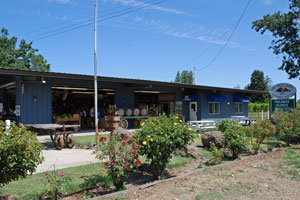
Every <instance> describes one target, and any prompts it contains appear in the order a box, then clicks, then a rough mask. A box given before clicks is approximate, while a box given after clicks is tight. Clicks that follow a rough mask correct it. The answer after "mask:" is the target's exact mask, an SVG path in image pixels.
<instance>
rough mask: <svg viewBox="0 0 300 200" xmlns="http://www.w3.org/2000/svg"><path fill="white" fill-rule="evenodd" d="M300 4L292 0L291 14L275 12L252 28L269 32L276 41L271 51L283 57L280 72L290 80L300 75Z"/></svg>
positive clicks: (258, 21)
mask: <svg viewBox="0 0 300 200" xmlns="http://www.w3.org/2000/svg"><path fill="white" fill-rule="evenodd" d="M298 6H299V2H298V0H290V5H289V9H290V10H289V12H287V13H280V11H278V12H275V13H274V14H272V15H270V14H267V15H265V16H263V19H260V20H256V21H254V22H253V26H252V28H253V29H254V30H255V31H257V32H260V33H261V34H264V33H265V32H266V31H267V30H268V31H270V32H271V33H272V35H273V36H274V37H275V39H273V40H272V43H271V46H270V47H269V48H270V49H273V53H274V54H275V55H282V64H281V66H280V67H279V69H280V70H283V71H285V72H286V73H287V74H288V75H289V78H290V79H292V78H296V77H298V76H299V75H300V66H299V64H300V48H299V46H300V38H299V28H300V23H299V7H298Z"/></svg>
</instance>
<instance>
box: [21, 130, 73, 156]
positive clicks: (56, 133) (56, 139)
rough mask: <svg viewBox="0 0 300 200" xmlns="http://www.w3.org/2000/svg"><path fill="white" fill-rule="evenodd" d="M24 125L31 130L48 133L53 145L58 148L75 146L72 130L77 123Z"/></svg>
mask: <svg viewBox="0 0 300 200" xmlns="http://www.w3.org/2000/svg"><path fill="white" fill-rule="evenodd" d="M26 127H28V129H29V130H31V131H33V132H37V133H42V134H47V135H50V138H51V140H52V142H53V144H54V147H55V148H56V149H58V150H61V149H62V148H63V147H64V146H66V147H68V148H73V147H74V146H75V137H74V135H73V131H72V130H74V129H76V128H78V125H60V124H30V125H26Z"/></svg>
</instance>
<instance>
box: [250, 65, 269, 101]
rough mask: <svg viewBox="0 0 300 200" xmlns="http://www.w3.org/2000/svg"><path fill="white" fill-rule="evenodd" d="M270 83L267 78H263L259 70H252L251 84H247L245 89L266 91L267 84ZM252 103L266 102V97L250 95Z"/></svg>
mask: <svg viewBox="0 0 300 200" xmlns="http://www.w3.org/2000/svg"><path fill="white" fill-rule="evenodd" d="M270 82H272V81H271V79H270V78H269V77H268V76H266V77H265V76H264V72H263V71H260V70H257V69H256V70H254V71H253V73H252V75H251V83H250V84H248V85H247V86H246V87H245V89H248V90H259V91H268V84H269V83H270ZM251 100H252V102H262V103H263V102H266V101H267V100H268V97H267V96H266V95H262V94H253V95H251Z"/></svg>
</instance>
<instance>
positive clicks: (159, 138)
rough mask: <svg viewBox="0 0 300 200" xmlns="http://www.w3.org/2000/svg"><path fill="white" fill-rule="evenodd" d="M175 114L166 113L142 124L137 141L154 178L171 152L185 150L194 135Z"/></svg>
mask: <svg viewBox="0 0 300 200" xmlns="http://www.w3.org/2000/svg"><path fill="white" fill-rule="evenodd" d="M188 126H189V125H188V124H187V123H185V122H183V121H182V120H179V119H178V117H177V116H175V115H170V116H167V115H166V114H163V115H160V116H159V117H155V118H150V119H148V120H146V121H145V123H144V124H142V130H141V131H139V132H138V134H137V137H138V141H139V142H140V143H141V144H142V146H141V154H142V155H145V156H146V157H147V159H148V160H150V161H151V168H152V172H153V175H154V178H156V179H157V178H159V177H160V175H161V174H162V172H163V171H164V170H165V168H166V165H167V163H168V162H169V160H170V159H171V158H172V154H173V153H174V152H176V151H178V150H185V148H186V146H187V144H188V143H189V142H190V141H192V139H193V138H194V136H195V132H194V130H192V129H190V128H189V127H188Z"/></svg>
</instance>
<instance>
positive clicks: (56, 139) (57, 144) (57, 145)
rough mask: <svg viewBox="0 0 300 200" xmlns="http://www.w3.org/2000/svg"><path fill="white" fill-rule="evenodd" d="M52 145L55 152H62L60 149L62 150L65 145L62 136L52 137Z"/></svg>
mask: <svg viewBox="0 0 300 200" xmlns="http://www.w3.org/2000/svg"><path fill="white" fill-rule="evenodd" d="M53 143H54V147H55V148H56V149H57V150H62V148H63V147H64V145H65V143H64V139H63V138H62V136H60V135H55V136H54V139H53Z"/></svg>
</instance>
